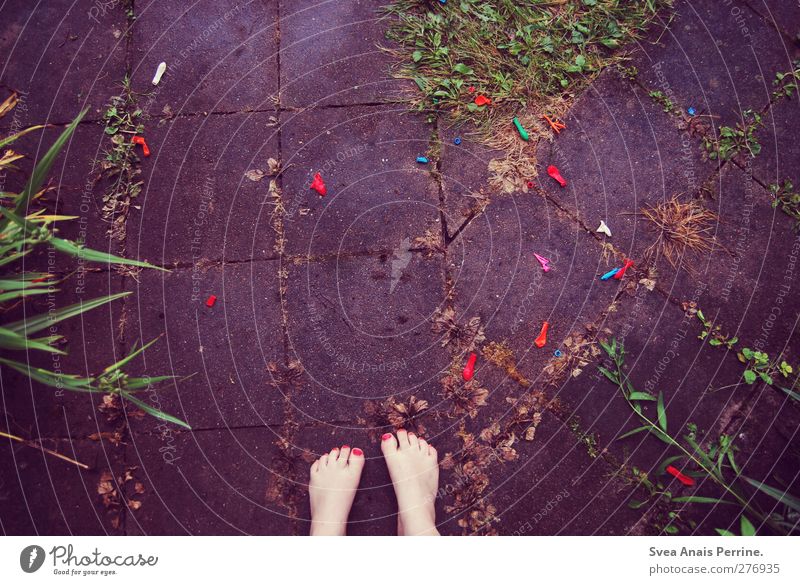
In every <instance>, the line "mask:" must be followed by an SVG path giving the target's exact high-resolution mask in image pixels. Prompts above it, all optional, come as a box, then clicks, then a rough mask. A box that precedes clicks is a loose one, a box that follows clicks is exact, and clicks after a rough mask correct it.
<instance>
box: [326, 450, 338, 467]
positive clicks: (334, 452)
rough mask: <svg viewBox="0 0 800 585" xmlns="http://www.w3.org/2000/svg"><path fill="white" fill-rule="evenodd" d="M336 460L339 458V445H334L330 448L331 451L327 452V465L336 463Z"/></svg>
mask: <svg viewBox="0 0 800 585" xmlns="http://www.w3.org/2000/svg"><path fill="white" fill-rule="evenodd" d="M338 460H339V447H334V448H333V449H331V452H330V453H328V465H336V463H337V461H338Z"/></svg>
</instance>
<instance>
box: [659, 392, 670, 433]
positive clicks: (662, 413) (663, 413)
mask: <svg viewBox="0 0 800 585" xmlns="http://www.w3.org/2000/svg"><path fill="white" fill-rule="evenodd" d="M656 409H657V411H658V426H660V427H661V430H662V431H664V432H665V433H666V432H667V410H666V409H665V408H664V393H663V392H659V393H658V404H657V405H656Z"/></svg>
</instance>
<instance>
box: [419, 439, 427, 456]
mask: <svg viewBox="0 0 800 585" xmlns="http://www.w3.org/2000/svg"><path fill="white" fill-rule="evenodd" d="M419 450H420V451H422V452H423V453H427V452H428V441H426V440H425V439H423V438H422V437H420V438H419Z"/></svg>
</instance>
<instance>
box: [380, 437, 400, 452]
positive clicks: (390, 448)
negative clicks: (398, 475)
mask: <svg viewBox="0 0 800 585" xmlns="http://www.w3.org/2000/svg"><path fill="white" fill-rule="evenodd" d="M381 451H383V454H384V455H393V454H394V453H396V452H397V439H396V438H395V436H394V435H393V434H392V433H386V434H385V435H383V437H381Z"/></svg>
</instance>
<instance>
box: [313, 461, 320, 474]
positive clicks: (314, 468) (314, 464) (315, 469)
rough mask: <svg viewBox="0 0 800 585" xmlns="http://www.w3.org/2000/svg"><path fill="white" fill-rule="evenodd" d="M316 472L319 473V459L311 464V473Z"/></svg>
mask: <svg viewBox="0 0 800 585" xmlns="http://www.w3.org/2000/svg"><path fill="white" fill-rule="evenodd" d="M317 471H319V459H317V460H316V461H314V463H312V464H311V473H316V472H317Z"/></svg>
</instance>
